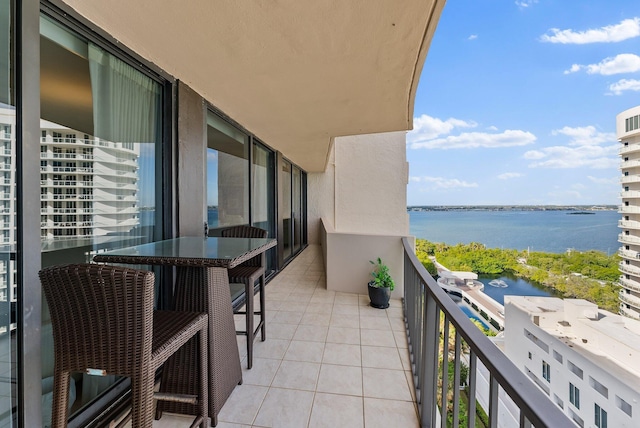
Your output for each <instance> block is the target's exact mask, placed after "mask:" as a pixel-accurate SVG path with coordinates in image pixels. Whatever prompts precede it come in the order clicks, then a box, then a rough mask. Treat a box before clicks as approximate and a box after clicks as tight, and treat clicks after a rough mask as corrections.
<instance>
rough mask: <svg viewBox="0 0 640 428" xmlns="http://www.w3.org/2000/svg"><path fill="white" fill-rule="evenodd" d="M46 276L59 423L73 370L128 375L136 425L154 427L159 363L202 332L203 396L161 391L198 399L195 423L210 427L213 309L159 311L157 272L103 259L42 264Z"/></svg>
mask: <svg viewBox="0 0 640 428" xmlns="http://www.w3.org/2000/svg"><path fill="white" fill-rule="evenodd" d="M40 281H41V283H42V288H43V290H44V294H45V297H46V299H47V303H48V304H49V311H50V313H51V323H52V328H53V342H54V354H55V362H54V366H55V372H54V398H53V399H54V403H53V419H52V427H54V428H58V427H66V426H67V419H68V403H69V400H68V388H69V377H70V374H71V373H73V372H86V373H89V374H101V375H106V374H117V375H121V376H127V377H129V378H130V379H131V397H132V405H131V413H130V415H129V416H130V418H131V419H132V427H133V428H139V427H144V428H151V426H152V422H153V414H154V413H153V410H154V409H153V399H154V393H153V389H154V384H155V378H156V369H158V368H159V367H160V366H161V365H162V364H163V363H164V362H165V361H166V360H167V359H168V358H169V357H170V356H171V355H173V354H174V353H175V352H176V351H177V350H178V349H179V348H180V347H181V346H182V345H183V344H185V343H186V342H187V341H189V340H190V339H192V338H194V336H198V338H199V339H198V340H199V346H198V348H199V366H200V370H199V373H200V385H199V397H197V398H196V397H193V396H176V395H171V394H165V395H164V396H158V397H156V398H157V399H161V400H168V401H180V402H185V401H186V402H192V403H194V404H195V403H197V406H198V411H199V414H198V416H197V417H196V419H195V421H194V423H193V425H192V426H197V425H200V426H201V427H202V428H204V427H206V426H207V422H208V417H207V411H208V395H207V394H208V390H207V381H206V379H207V374H208V373H207V370H208V369H207V363H206V362H207V349H208V346H207V343H208V342H207V324H208V317H207V315H206V314H201V313H197V312H178V311H154V310H153V301H154V297H153V296H154V274H153V272H148V271H142V270H135V269H127V268H122V267H116V266H107V265H98V264H77V265H64V266H53V267H50V268H46V269H43V270H41V271H40ZM198 333H199V334H198ZM194 340H195V339H194ZM195 369H196V368H194V370H195Z"/></svg>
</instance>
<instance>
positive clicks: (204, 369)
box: [198, 328, 209, 428]
mask: <svg viewBox="0 0 640 428" xmlns="http://www.w3.org/2000/svg"><path fill="white" fill-rule="evenodd" d="M198 338H199V344H200V346H199V348H200V373H201V375H200V393H199V395H200V397H199V400H198V412H199V413H200V416H202V423H201V424H200V426H201V428H207V420H208V413H209V358H208V349H207V346H208V344H209V341H208V340H207V328H203V329H202V330H200V333H199V334H198Z"/></svg>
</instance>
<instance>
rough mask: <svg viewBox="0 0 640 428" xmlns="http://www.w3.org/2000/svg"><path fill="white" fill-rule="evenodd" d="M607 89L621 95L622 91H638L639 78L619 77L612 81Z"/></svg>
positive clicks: (639, 85)
mask: <svg viewBox="0 0 640 428" xmlns="http://www.w3.org/2000/svg"><path fill="white" fill-rule="evenodd" d="M609 90H610V91H611V92H612V93H614V94H616V95H621V94H622V92H624V91H636V92H639V91H640V80H636V79H621V80H618V81H617V82H616V83H612V84H611V85H610V86H609Z"/></svg>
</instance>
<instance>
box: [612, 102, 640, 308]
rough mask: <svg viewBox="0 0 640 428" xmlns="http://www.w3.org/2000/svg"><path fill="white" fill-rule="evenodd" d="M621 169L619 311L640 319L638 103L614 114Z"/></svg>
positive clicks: (639, 133) (639, 137)
mask: <svg viewBox="0 0 640 428" xmlns="http://www.w3.org/2000/svg"><path fill="white" fill-rule="evenodd" d="M616 134H617V137H618V140H619V141H620V143H621V144H622V146H621V147H620V157H621V158H622V159H621V160H622V162H621V163H620V169H621V170H622V178H621V182H622V193H621V196H622V204H621V205H620V214H622V220H620V223H619V226H620V229H621V230H622V232H621V233H620V235H619V237H618V241H619V242H620V244H622V247H621V248H620V251H619V253H620V256H621V257H622V261H621V262H620V281H619V282H620V285H621V286H622V287H623V288H622V289H621V290H620V313H621V314H623V315H626V316H629V317H632V318H635V319H640V106H638V107H634V108H631V109H629V110H625V111H623V112H622V113H620V114H619V115H617V116H616Z"/></svg>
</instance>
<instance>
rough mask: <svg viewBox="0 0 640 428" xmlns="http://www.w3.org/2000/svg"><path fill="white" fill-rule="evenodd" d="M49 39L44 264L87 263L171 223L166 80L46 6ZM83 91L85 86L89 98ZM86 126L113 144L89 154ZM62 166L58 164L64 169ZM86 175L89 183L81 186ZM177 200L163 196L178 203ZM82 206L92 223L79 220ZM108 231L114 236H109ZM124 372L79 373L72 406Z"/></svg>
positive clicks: (44, 87) (46, 348) (47, 345)
mask: <svg viewBox="0 0 640 428" xmlns="http://www.w3.org/2000/svg"><path fill="white" fill-rule="evenodd" d="M2 1H4V0H0V2H2ZM61 19H62V18H61ZM0 27H1V26H0ZM0 31H2V30H0ZM82 34H89V32H86V33H84V32H83V33H82ZM40 46H41V56H40V75H41V78H42V79H41V87H40V94H41V98H40V106H41V109H40V111H41V122H40V127H41V135H44V136H47V135H50V136H51V137H50V138H48V139H47V141H46V144H47V149H48V150H50V153H51V158H52V159H53V160H51V161H44V162H45V163H44V164H41V165H42V166H45V167H48V168H44V169H43V170H42V173H43V174H46V175H47V181H46V182H45V183H44V184H42V187H41V188H42V194H43V195H52V196H53V198H51V200H49V199H47V198H44V200H46V201H47V202H50V205H48V206H47V210H46V211H45V214H46V216H47V222H43V224H44V225H43V226H42V227H41V232H40V236H41V237H42V253H41V256H42V267H46V266H50V265H52V264H56V263H60V261H61V260H62V261H65V262H68V263H75V262H79V263H82V262H86V261H89V260H91V258H92V257H93V255H94V254H95V252H96V251H100V250H108V249H112V248H118V247H122V246H125V245H127V246H128V245H135V244H139V243H146V242H151V241H153V240H157V239H162V238H163V236H162V232H161V230H160V229H159V228H157V227H156V225H160V224H162V223H163V222H162V219H163V218H162V213H161V212H159V211H161V210H158V211H156V207H160V206H163V204H162V203H161V202H162V200H161V197H162V193H161V189H160V188H159V187H160V186H156V183H160V182H161V180H160V179H159V178H160V174H161V170H160V169H159V168H157V167H156V166H157V165H158V164H159V163H160V162H159V161H158V159H160V156H161V155H162V146H163V145H162V144H161V143H162V141H163V135H162V130H163V129H164V127H163V126H162V125H163V124H162V120H163V111H162V91H163V84H164V82H161V81H160V80H159V79H156V78H155V77H151V76H150V75H147V74H144V73H143V72H142V71H140V70H138V69H136V68H134V67H133V66H131V65H129V64H127V63H126V62H124V61H123V60H121V59H120V58H118V57H117V56H116V55H114V54H112V53H111V52H109V51H107V50H105V49H104V48H103V47H101V46H98V45H96V44H95V43H93V42H92V41H91V40H89V39H87V38H85V37H84V36H83V35H81V34H80V33H77V32H75V31H73V30H72V29H70V28H67V27H66V26H65V25H64V24H62V23H60V22H58V21H55V20H54V19H53V18H49V17H45V16H44V15H42V16H41V19H40ZM65 82H66V83H65ZM63 83H64V85H63ZM61 88H64V89H65V90H61ZM77 94H82V98H81V100H83V101H82V102H79V101H78V99H77ZM84 100H87V102H84ZM132 118H135V120H132ZM80 135H86V136H91V137H90V140H91V141H100V142H104V145H101V147H100V150H96V152H95V153H93V156H91V157H89V158H85V157H81V156H78V154H79V153H82V154H87V153H91V151H89V152H87V151H85V148H84V147H83V146H84V145H85V140H82V139H79V138H77V136H80ZM114 142H117V144H116V143H114ZM125 142H126V143H129V144H131V149H128V150H126V159H127V162H125V163H119V160H120V159H122V158H123V156H125V155H124V154H123V152H125V150H124V149H122V148H121V143H125ZM47 158H49V156H48V157H47ZM76 159H81V160H80V161H78V162H76ZM46 162H49V163H48V164H47V163H46ZM94 165H95V169H94ZM91 173H95V174H94V175H93V179H92V180H93V181H91V180H83V174H84V175H89V174H91ZM53 174H57V175H56V177H55V178H54V175H53ZM53 181H58V183H53ZM83 181H85V182H88V183H89V184H83V186H82V187H78V183H80V182H83ZM94 183H95V191H94ZM123 187H124V188H131V189H137V195H136V196H135V197H132V198H131V200H132V201H133V200H134V199H135V202H134V205H133V207H132V208H131V209H127V210H123V209H122V204H121V203H118V201H117V195H118V191H119V189H121V188H123ZM63 189H64V190H63ZM77 189H82V190H77ZM54 200H55V202H61V201H64V203H65V205H63V206H60V205H59V204H58V205H57V208H55V209H54V208H53V203H54ZM77 201H87V204H86V205H85V204H84V203H83V204H82V206H83V208H85V209H84V210H79V209H77V208H76V207H77V206H79V205H81V204H77ZM93 201H96V206H97V209H95V211H94V210H93V209H92V207H93V206H92V203H93ZM67 202H70V204H67ZM169 202H170V201H167V204H164V205H165V206H170V204H169ZM54 213H55V214H54ZM60 213H64V215H60ZM82 214H84V216H83V217H81V219H82V221H83V222H84V223H85V224H84V225H82V226H80V225H79V224H78V220H79V219H80V217H79V216H80V215H82ZM105 236H109V237H110V239H109V240H105V239H104V237H105ZM80 237H81V238H82V239H78V238H80ZM43 309H44V311H45V313H43V314H42V320H43V323H42V340H43V344H44V345H43V346H42V379H43V382H44V380H46V379H48V378H50V377H51V376H52V375H53V349H52V346H51V344H52V343H53V342H52V340H51V324H50V323H49V322H48V319H49V317H48V315H47V314H46V310H47V309H46V305H45V304H43ZM116 381H117V378H116V377H115V376H108V377H103V378H99V379H98V378H94V377H86V376H85V377H78V378H76V379H74V382H75V387H76V390H77V391H81V393H79V394H78V395H77V396H76V397H75V400H74V402H73V404H72V406H73V407H72V413H75V412H76V411H77V410H79V409H82V410H83V411H84V409H85V408H87V407H88V406H90V405H92V404H93V402H94V399H95V398H97V397H98V396H100V395H101V394H102V393H103V392H104V391H106V390H107V389H108V388H110V387H111V386H112V385H113V384H114V383H115V382H116ZM43 403H44V401H43ZM90 403H91V404H90ZM99 406H100V404H98V407H99ZM43 416H44V417H45V420H44V421H43V425H48V424H47V423H46V418H47V417H50V416H51V409H50V408H49V409H47V408H46V407H43Z"/></svg>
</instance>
